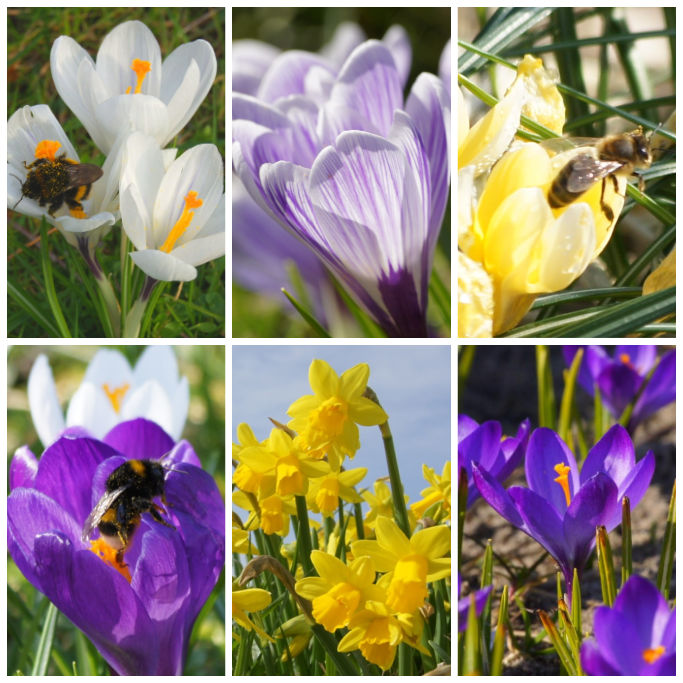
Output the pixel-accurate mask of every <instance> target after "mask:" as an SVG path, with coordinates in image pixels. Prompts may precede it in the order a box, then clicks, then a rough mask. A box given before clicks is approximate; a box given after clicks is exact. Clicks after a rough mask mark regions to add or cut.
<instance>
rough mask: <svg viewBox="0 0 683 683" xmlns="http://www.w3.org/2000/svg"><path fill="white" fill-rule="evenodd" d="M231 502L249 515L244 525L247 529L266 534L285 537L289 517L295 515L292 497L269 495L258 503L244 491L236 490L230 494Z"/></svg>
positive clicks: (287, 531)
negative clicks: (249, 512)
mask: <svg viewBox="0 0 683 683" xmlns="http://www.w3.org/2000/svg"><path fill="white" fill-rule="evenodd" d="M232 502H233V503H234V504H235V505H237V506H238V507H241V508H242V509H244V510H250V511H251V513H252V514H251V515H250V516H249V519H248V520H247V523H246V524H245V527H246V528H247V529H250V530H251V529H257V528H260V529H262V530H263V532H264V533H266V534H277V535H278V536H286V535H287V534H288V533H289V517H290V515H294V514H296V504H295V502H294V496H279V495H277V494H276V493H271V494H270V495H268V496H264V497H263V498H260V499H259V500H258V501H257V500H256V497H255V496H254V495H253V494H252V495H251V497H250V496H249V495H247V494H246V493H244V491H240V490H236V491H234V492H233V494H232Z"/></svg>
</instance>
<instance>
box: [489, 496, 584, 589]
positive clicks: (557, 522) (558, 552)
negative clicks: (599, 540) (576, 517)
mask: <svg viewBox="0 0 683 683" xmlns="http://www.w3.org/2000/svg"><path fill="white" fill-rule="evenodd" d="M508 493H509V494H510V498H511V500H512V501H513V504H514V505H515V506H516V507H517V510H519V514H520V515H521V517H522V519H523V520H524V525H523V526H522V527H521V528H522V530H523V531H525V532H526V533H527V534H528V535H529V536H531V538H533V539H534V540H536V541H538V542H539V543H540V544H541V545H542V546H543V547H544V548H545V549H546V550H547V551H548V552H549V553H550V554H551V555H552V556H553V557H554V558H555V559H556V560H557V563H558V564H559V565H560V568H561V569H562V572H563V573H564V575H565V578H567V577H568V580H569V581H571V569H572V568H573V565H572V561H571V556H572V549H571V548H570V547H569V545H568V543H567V541H566V539H565V536H564V529H563V527H562V518H561V517H560V515H559V514H558V512H557V510H556V509H555V508H554V507H553V506H552V505H550V504H549V503H548V502H547V501H546V500H545V498H543V497H541V496H539V495H538V494H537V493H535V492H534V491H532V490H530V489H525V488H522V487H520V486H513V487H512V488H510V489H509V490H508ZM482 495H483V494H482Z"/></svg>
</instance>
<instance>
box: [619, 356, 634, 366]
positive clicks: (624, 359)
mask: <svg viewBox="0 0 683 683" xmlns="http://www.w3.org/2000/svg"><path fill="white" fill-rule="evenodd" d="M619 360H620V361H621V362H622V363H623V364H624V365H628V366H629V367H630V368H631V367H633V365H632V364H631V356H629V355H628V353H620V354H619Z"/></svg>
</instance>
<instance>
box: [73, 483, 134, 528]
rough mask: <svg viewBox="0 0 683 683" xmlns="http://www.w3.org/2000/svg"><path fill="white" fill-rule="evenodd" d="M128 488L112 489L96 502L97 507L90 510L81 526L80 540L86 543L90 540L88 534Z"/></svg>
mask: <svg viewBox="0 0 683 683" xmlns="http://www.w3.org/2000/svg"><path fill="white" fill-rule="evenodd" d="M127 488H128V486H119V488H117V489H114V490H113V491H109V492H108V493H105V494H104V495H103V496H102V498H100V499H99V500H98V501H97V505H95V507H94V508H93V509H92V512H91V513H90V514H89V515H88V518H87V519H86V520H85V523H84V524H83V531H82V532H81V540H83V541H87V540H88V539H89V538H90V534H91V533H92V532H93V531H94V530H95V528H97V525H98V524H99V523H100V520H101V519H102V516H103V515H104V513H105V512H106V511H107V510H108V509H109V508H110V507H111V506H112V505H113V504H114V503H115V502H116V499H117V498H118V497H119V496H120V495H121V494H122V493H123V492H124V491H125V490H126V489H127Z"/></svg>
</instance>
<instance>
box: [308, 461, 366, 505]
mask: <svg viewBox="0 0 683 683" xmlns="http://www.w3.org/2000/svg"><path fill="white" fill-rule="evenodd" d="M367 472H368V468H367V467H358V468H356V469H353V470H347V471H345V472H330V473H329V474H326V475H325V476H323V477H318V478H317V479H311V481H310V485H309V487H308V493H307V494H306V503H307V505H308V508H309V509H310V510H312V511H313V512H320V513H322V514H323V515H324V516H330V515H332V514H334V513H335V512H336V511H337V508H338V507H339V499H340V498H341V499H342V500H345V501H347V502H349V503H360V502H361V500H362V499H361V497H360V496H359V495H358V493H356V490H355V489H354V488H353V487H354V486H355V485H356V484H357V483H358V482H359V481H360V480H361V479H363V477H364V476H365V475H366V474H367Z"/></svg>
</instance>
